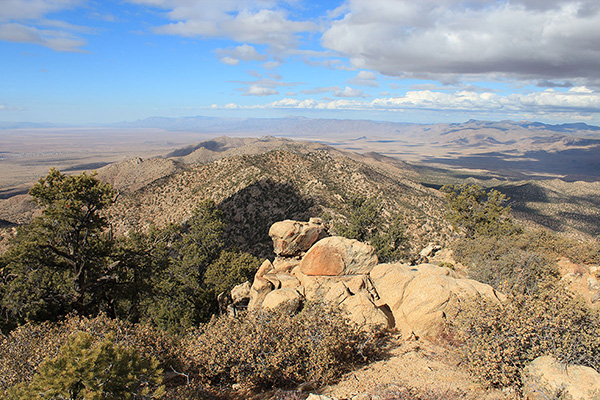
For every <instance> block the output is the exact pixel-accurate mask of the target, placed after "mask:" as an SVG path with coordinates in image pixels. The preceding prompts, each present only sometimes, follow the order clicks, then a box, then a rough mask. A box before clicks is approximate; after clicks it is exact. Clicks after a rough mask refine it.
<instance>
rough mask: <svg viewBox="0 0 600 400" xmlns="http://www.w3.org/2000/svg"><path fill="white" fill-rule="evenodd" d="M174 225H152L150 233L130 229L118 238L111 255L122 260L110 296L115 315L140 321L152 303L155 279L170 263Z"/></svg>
mask: <svg viewBox="0 0 600 400" xmlns="http://www.w3.org/2000/svg"><path fill="white" fill-rule="evenodd" d="M176 229H177V228H176V227H175V226H168V227H167V228H165V229H158V228H156V227H155V226H154V225H152V226H150V228H149V229H148V231H147V232H140V231H131V232H129V233H128V234H127V235H126V236H122V237H119V238H117V240H116V243H115V249H114V252H113V254H112V258H113V259H115V260H118V261H119V264H118V270H119V282H120V285H118V286H115V287H113V288H111V289H112V292H110V293H107V295H108V296H109V297H110V298H112V299H114V301H113V304H114V309H115V315H116V316H117V317H119V318H122V319H125V320H128V321H131V322H138V321H140V320H141V319H142V318H144V316H145V314H146V305H147V304H149V303H152V301H153V300H152V298H153V293H154V284H155V282H154V279H155V277H156V276H159V275H160V274H162V273H163V272H164V271H165V270H167V269H168V268H169V266H170V264H171V261H172V260H171V258H170V254H169V252H170V248H171V246H172V241H173V236H174V234H175V231H176Z"/></svg>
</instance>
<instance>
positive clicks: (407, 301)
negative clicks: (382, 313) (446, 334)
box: [370, 264, 500, 339]
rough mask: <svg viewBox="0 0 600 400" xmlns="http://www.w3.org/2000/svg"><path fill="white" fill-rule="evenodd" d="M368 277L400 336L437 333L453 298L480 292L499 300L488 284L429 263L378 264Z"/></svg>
mask: <svg viewBox="0 0 600 400" xmlns="http://www.w3.org/2000/svg"><path fill="white" fill-rule="evenodd" d="M370 277H371V280H372V282H373V285H374V287H375V290H376V291H377V293H378V295H379V297H380V302H381V303H384V304H386V305H387V306H388V307H389V309H390V311H391V313H392V314H393V316H394V325H395V327H396V328H397V329H398V330H399V331H400V332H401V333H402V335H403V336H404V337H410V336H413V335H414V336H416V337H423V338H429V339H433V338H435V337H437V336H438V335H439V334H440V333H441V332H442V331H443V329H444V326H445V324H446V322H447V321H448V320H450V319H452V318H453V317H454V315H453V311H454V309H453V307H452V306H453V305H454V304H457V302H460V301H469V300H470V299H473V298H477V297H481V296H483V297H486V298H488V299H491V300H493V301H498V302H499V301H500V299H499V297H498V296H499V295H498V294H497V293H496V292H495V290H494V289H493V288H492V287H491V286H489V285H486V284H483V283H480V282H477V281H474V280H471V279H462V278H458V277H457V276H456V275H455V274H454V273H453V272H452V271H451V270H450V269H448V268H444V267H438V266H437V265H433V264H421V265H415V266H411V265H408V264H379V265H377V266H376V267H375V268H373V270H372V271H371V273H370Z"/></svg>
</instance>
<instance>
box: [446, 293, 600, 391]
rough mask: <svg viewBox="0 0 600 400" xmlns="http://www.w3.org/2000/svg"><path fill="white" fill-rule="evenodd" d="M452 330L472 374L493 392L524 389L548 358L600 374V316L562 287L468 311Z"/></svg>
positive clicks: (474, 305)
mask: <svg viewBox="0 0 600 400" xmlns="http://www.w3.org/2000/svg"><path fill="white" fill-rule="evenodd" d="M452 329H453V333H454V335H455V336H454V338H455V339H456V340H457V341H458V342H459V343H461V344H462V346H461V350H462V353H463V356H464V359H465V360H466V362H467V365H468V367H469V369H470V371H471V372H472V373H473V375H475V376H476V377H478V378H479V379H481V381H482V382H484V383H485V384H487V385H489V386H492V387H508V386H513V387H516V388H519V387H520V386H521V375H520V374H521V371H522V369H523V367H524V366H525V365H526V364H527V363H528V362H530V361H532V360H533V359H535V358H537V357H539V356H541V355H546V354H549V355H553V356H554V357H555V358H557V359H558V360H560V361H563V362H567V363H574V364H580V365H586V366H589V367H592V368H595V369H596V370H598V369H599V368H600V339H599V338H600V315H599V314H598V312H597V311H595V310H592V309H590V308H589V307H588V306H587V305H586V304H584V303H583V301H581V300H580V299H578V298H576V297H574V295H572V294H571V293H570V292H568V291H566V290H565V289H559V288H558V287H556V286H552V285H551V286H544V287H542V288H540V290H539V291H538V293H537V294H536V295H525V294H518V295H516V296H513V297H510V298H509V300H508V301H507V302H505V303H504V304H502V305H500V304H495V303H491V302H489V301H485V300H483V299H480V300H479V301H478V302H474V303H472V305H470V306H463V309H462V310H460V312H459V313H458V317H457V319H456V320H455V324H454V326H453V328H452Z"/></svg>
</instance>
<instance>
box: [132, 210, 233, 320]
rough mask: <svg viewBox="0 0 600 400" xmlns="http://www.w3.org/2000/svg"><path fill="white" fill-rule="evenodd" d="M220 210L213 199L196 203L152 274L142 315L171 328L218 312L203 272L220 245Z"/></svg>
mask: <svg viewBox="0 0 600 400" xmlns="http://www.w3.org/2000/svg"><path fill="white" fill-rule="evenodd" d="M224 229H225V223H224V222H223V213H222V212H221V211H220V210H219V209H218V208H217V206H216V204H215V202H214V201H212V200H206V201H204V202H202V203H200V204H198V205H197V206H196V208H195V209H194V211H193V213H192V216H191V218H190V219H189V220H188V221H187V223H186V224H185V225H183V226H182V227H181V229H180V232H179V233H178V234H177V235H175V237H174V238H173V246H172V251H173V254H172V255H171V258H172V259H171V261H170V263H169V265H168V266H167V268H165V269H164V270H161V271H157V273H156V274H155V275H154V277H153V295H152V297H150V298H148V299H147V300H146V301H145V303H144V308H145V312H144V319H145V320H148V321H150V322H152V323H153V324H154V325H156V326H158V327H160V328H161V329H165V330H169V331H172V332H175V331H182V330H185V329H187V328H188V327H191V326H195V325H198V324H199V323H200V322H203V321H208V320H209V319H210V317H211V316H212V315H213V314H215V313H216V312H217V304H216V298H215V294H214V293H213V291H212V290H210V288H208V287H207V286H206V285H205V284H204V275H205V273H206V271H207V269H208V268H209V266H210V265H211V263H213V262H214V261H215V260H217V259H218V257H219V255H220V254H221V251H222V249H223V246H224V243H223V233H224Z"/></svg>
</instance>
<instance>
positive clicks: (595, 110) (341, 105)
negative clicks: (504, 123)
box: [239, 87, 600, 119]
mask: <svg viewBox="0 0 600 400" xmlns="http://www.w3.org/2000/svg"><path fill="white" fill-rule="evenodd" d="M239 107H240V108H245V109H257V108H258V109H271V108H295V109H311V110H356V111H405V110H429V111H433V112H437V111H444V112H461V113H463V112H468V113H498V114H496V115H499V114H502V113H503V114H506V115H515V116H518V115H527V116H536V115H537V116H539V115H548V114H551V113H556V114H557V115H559V114H560V115H563V116H565V117H566V118H571V119H577V118H586V117H587V116H589V115H590V114H600V94H599V93H596V92H594V91H592V90H590V89H589V88H587V87H574V88H571V89H570V90H568V91H556V90H553V89H548V90H545V91H543V92H533V93H527V94H511V95H506V96H503V95H499V94H496V93H489V92H488V93H479V92H470V91H456V92H450V93H447V92H435V91H431V90H419V91H409V92H407V93H406V94H405V95H404V96H396V97H379V98H376V99H373V100H370V101H367V100H362V99H337V100H323V101H317V100H315V99H291V98H284V99H281V100H277V101H274V102H271V103H267V104H262V105H253V106H239Z"/></svg>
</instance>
